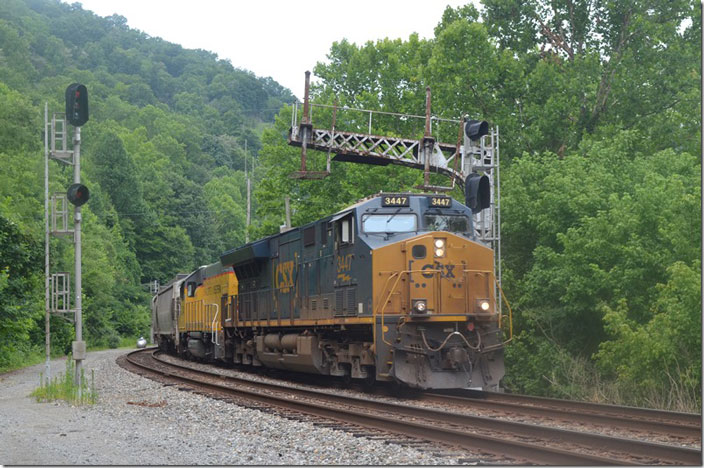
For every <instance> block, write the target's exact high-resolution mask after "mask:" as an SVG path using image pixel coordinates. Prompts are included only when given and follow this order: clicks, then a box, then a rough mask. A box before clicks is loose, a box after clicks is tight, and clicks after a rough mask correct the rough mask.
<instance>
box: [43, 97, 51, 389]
mask: <svg viewBox="0 0 704 468" xmlns="http://www.w3.org/2000/svg"><path fill="white" fill-rule="evenodd" d="M48 121H49V103H47V102H45V103H44V312H45V314H44V348H45V351H46V364H45V366H44V367H45V370H44V375H45V378H46V380H45V382H46V384H47V385H48V384H49V382H50V381H51V376H50V373H51V309H50V306H49V283H50V282H49V277H50V270H49V125H48Z"/></svg>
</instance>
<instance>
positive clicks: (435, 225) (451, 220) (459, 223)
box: [423, 214, 469, 232]
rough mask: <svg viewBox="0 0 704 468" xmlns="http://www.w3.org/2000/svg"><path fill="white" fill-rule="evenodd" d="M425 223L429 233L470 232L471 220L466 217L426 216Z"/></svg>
mask: <svg viewBox="0 0 704 468" xmlns="http://www.w3.org/2000/svg"><path fill="white" fill-rule="evenodd" d="M423 222H424V223H425V227H426V229H427V230H428V231H447V232H469V218H467V217H466V216H464V215H440V214H426V215H425V216H424V217H423Z"/></svg>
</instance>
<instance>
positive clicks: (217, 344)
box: [207, 304, 220, 346]
mask: <svg viewBox="0 0 704 468" xmlns="http://www.w3.org/2000/svg"><path fill="white" fill-rule="evenodd" d="M207 305H209V306H214V307H215V314H214V315H213V323H212V325H211V330H212V333H213V336H214V337H215V345H216V346H220V343H218V334H217V333H215V323H216V320H217V318H218V314H220V306H219V305H218V304H207Z"/></svg>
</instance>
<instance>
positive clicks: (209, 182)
mask: <svg viewBox="0 0 704 468" xmlns="http://www.w3.org/2000/svg"><path fill="white" fill-rule="evenodd" d="M72 82H80V83H83V84H85V85H86V86H87V88H88V90H89V100H90V120H89V122H88V123H87V124H86V125H85V126H84V127H83V128H82V143H83V144H82V146H81V156H82V158H81V159H82V161H81V162H82V164H81V165H82V169H83V170H82V181H84V183H85V184H86V185H87V186H88V187H89V188H90V191H91V200H90V202H89V203H88V204H87V205H86V206H85V207H84V209H83V213H84V215H83V219H84V228H83V233H84V235H83V252H84V255H83V272H84V275H83V276H84V280H83V295H84V300H83V309H84V330H85V332H84V336H85V337H86V339H87V341H88V343H89V345H92V346H95V345H102V346H105V345H113V346H114V345H116V344H117V343H119V341H120V337H121V336H122V337H134V336H138V335H140V334H143V335H145V336H146V335H147V334H148V332H149V312H148V311H149V294H148V283H149V282H151V281H154V280H157V281H160V282H162V283H163V282H165V281H167V280H168V279H169V278H171V277H172V276H173V275H174V274H175V273H177V272H185V271H191V270H193V269H194V268H196V267H197V266H199V265H201V264H204V263H209V262H212V261H214V260H215V259H216V258H217V256H218V255H219V254H220V253H221V252H222V251H223V250H225V249H226V248H230V247H232V246H233V245H237V244H240V243H242V242H243V241H244V238H245V232H244V229H245V216H244V207H243V203H242V200H243V199H244V198H245V197H246V194H245V187H246V186H245V178H244V174H243V170H244V166H245V160H244V158H245V150H244V148H245V142H246V144H247V148H248V150H249V153H248V154H249V156H248V157H249V158H250V159H251V158H252V157H253V156H256V153H257V151H258V150H259V148H260V146H261V144H260V139H259V134H260V133H261V127H262V126H264V125H266V123H267V122H270V121H272V120H273V116H274V115H275V114H276V113H277V112H278V110H279V109H280V108H281V106H282V105H283V104H284V103H285V102H291V101H292V100H293V99H294V98H293V95H292V94H291V93H290V91H288V90H286V89H284V88H282V87H281V86H279V85H278V84H277V83H275V82H274V81H273V80H272V79H270V78H266V79H262V78H257V77H256V76H254V75H253V74H252V73H251V72H247V71H245V70H239V69H236V68H234V67H233V66H232V65H231V64H230V63H229V62H227V61H223V60H218V58H217V56H216V55H214V54H212V53H210V52H206V51H202V50H184V49H183V48H181V47H180V46H178V45H176V44H171V43H168V42H165V41H163V40H161V39H159V38H150V37H149V36H147V35H146V34H144V33H142V32H139V31H135V30H132V29H129V28H128V27H127V26H126V20H125V19H124V18H122V17H119V16H112V17H107V18H100V17H98V16H96V15H94V14H93V13H91V12H89V11H85V10H83V9H82V8H81V6H80V4H73V5H66V4H64V3H60V2H59V1H56V0H28V1H21V0H6V1H3V2H0V164H1V167H2V169H1V170H0V342H1V343H2V344H1V345H0V368H7V367H11V366H14V365H17V364H18V363H20V362H21V361H22V359H24V358H25V357H26V356H27V355H29V354H31V353H32V352H36V350H38V349H43V342H44V336H43V334H44V313H43V310H44V287H43V285H44V281H43V276H44V275H43V273H44V262H43V261H42V260H43V253H44V249H43V239H44V236H43V231H44V221H43V219H44V209H43V199H44V194H43V174H44V164H43V146H44V145H43V132H42V121H43V113H44V103H45V101H48V104H49V105H48V107H49V111H50V112H62V111H63V106H64V100H63V98H64V90H65V89H66V86H68V84H70V83H72ZM250 165H251V161H250ZM72 173H73V168H72V167H66V166H63V165H62V164H60V163H56V162H53V161H52V162H50V180H51V187H50V192H52V193H53V192H60V191H65V187H67V186H68V185H69V184H70V183H71V182H72V177H73V175H72ZM51 249H52V258H51V260H52V271H69V272H72V271H73V248H72V244H71V243H70V242H69V241H67V240H66V239H59V238H52V241H51ZM51 328H52V346H53V349H54V350H56V351H57V352H60V353H63V352H66V351H67V350H69V349H70V343H71V340H72V339H73V338H72V335H73V326H72V325H70V324H69V323H68V322H66V321H64V320H62V319H61V318H59V317H53V318H52V324H51Z"/></svg>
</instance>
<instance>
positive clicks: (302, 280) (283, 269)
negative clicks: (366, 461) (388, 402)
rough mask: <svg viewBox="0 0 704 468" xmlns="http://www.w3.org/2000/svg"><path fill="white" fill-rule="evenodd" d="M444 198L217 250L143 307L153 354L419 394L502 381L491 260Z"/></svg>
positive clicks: (402, 201)
mask: <svg viewBox="0 0 704 468" xmlns="http://www.w3.org/2000/svg"><path fill="white" fill-rule="evenodd" d="M473 232H474V230H473V227H472V211H471V210H470V208H468V207H467V206H465V205H463V204H461V203H459V202H457V201H456V200H454V199H452V198H451V197H448V196H443V195H428V194H412V193H393V194H392V193H381V194H378V195H374V196H371V197H368V198H366V199H364V200H361V201H360V202H358V203H356V204H355V205H352V206H350V207H348V208H346V209H344V210H342V211H339V212H338V213H335V214H334V215H331V216H327V217H325V218H323V219H320V220H318V221H315V222H312V223H309V224H307V225H304V226H300V227H296V228H293V229H289V230H287V231H285V232H281V233H278V234H275V235H272V236H269V237H266V238H264V239H261V240H258V241H254V242H250V243H248V244H246V245H243V246H241V247H238V248H235V249H232V250H229V251H227V252H225V253H223V254H222V255H221V256H220V259H219V260H218V261H217V262H215V263H213V264H210V265H206V266H202V267H200V268H198V269H197V270H195V271H194V272H192V273H190V274H179V275H177V276H176V277H175V278H173V280H172V281H171V282H170V283H169V284H167V285H166V286H164V287H162V288H160V290H159V291H158V293H157V294H156V295H155V296H154V299H153V301H152V322H153V327H152V329H153V333H154V337H153V338H154V340H155V342H156V343H157V344H158V346H159V348H161V349H163V350H167V351H170V352H173V353H177V354H179V355H181V356H184V357H187V358H195V359H198V360H202V361H216V360H219V361H224V362H227V363H234V364H239V365H244V366H265V367H268V368H275V369H285V370H289V371H298V372H306V373H314V374H321V375H332V376H341V377H343V378H345V379H360V380H364V381H367V382H374V381H394V382H397V383H400V384H402V385H405V386H409V387H415V388H421V389H447V388H466V387H473V388H482V389H496V388H497V387H498V384H499V381H500V379H501V378H502V377H503V375H504V362H503V349H504V344H503V335H502V330H501V316H500V313H499V310H498V307H497V298H496V293H495V291H496V287H495V281H496V280H495V275H494V263H493V251H492V250H491V249H489V248H487V247H485V246H484V245H482V244H481V243H479V242H477V241H476V240H475V238H474V234H473Z"/></svg>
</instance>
